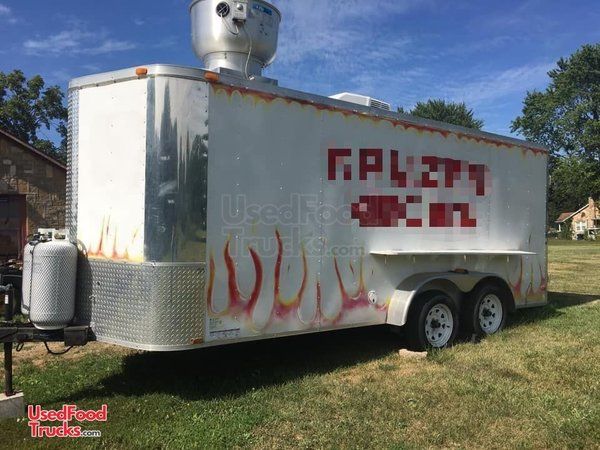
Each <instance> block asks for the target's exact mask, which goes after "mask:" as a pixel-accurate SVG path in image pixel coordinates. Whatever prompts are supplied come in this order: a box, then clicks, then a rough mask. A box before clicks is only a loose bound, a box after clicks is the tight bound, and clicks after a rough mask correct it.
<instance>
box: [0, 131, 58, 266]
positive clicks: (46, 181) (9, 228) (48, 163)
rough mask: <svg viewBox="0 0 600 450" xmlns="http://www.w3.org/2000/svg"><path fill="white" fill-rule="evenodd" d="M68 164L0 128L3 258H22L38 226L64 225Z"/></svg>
mask: <svg viewBox="0 0 600 450" xmlns="http://www.w3.org/2000/svg"><path fill="white" fill-rule="evenodd" d="M66 175H67V169H66V167H65V165H64V164H62V163H60V162H59V161H57V160H55V159H53V158H51V157H49V156H47V155H45V154H44V153H42V152H40V151H39V150H36V149H35V148H34V147H32V146H31V145H29V144H27V143H26V142H23V141H21V140H20V139H17V138H16V137H14V136H12V135H11V134H9V133H7V132H5V131H3V130H0V262H2V261H3V260H6V259H12V258H20V257H21V256H22V249H23V247H24V246H25V243H26V240H27V236H28V235H29V234H31V233H33V232H35V231H36V230H37V229H38V228H64V226H65V196H66Z"/></svg>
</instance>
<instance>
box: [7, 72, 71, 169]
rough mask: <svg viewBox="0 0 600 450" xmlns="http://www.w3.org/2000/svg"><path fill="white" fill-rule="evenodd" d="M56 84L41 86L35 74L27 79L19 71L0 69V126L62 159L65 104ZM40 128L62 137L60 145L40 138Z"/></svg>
mask: <svg viewBox="0 0 600 450" xmlns="http://www.w3.org/2000/svg"><path fill="white" fill-rule="evenodd" d="M63 101H64V94H63V92H62V91H61V89H60V88H59V87H58V86H50V87H48V88H45V83H44V80H43V78H42V77H41V76H39V75H37V76H34V77H33V78H30V79H29V80H28V79H27V78H26V77H25V75H24V74H23V72H22V71H20V70H14V71H13V72H10V73H4V72H0V128H2V129H3V130H6V131H7V132H9V133H11V134H13V135H14V136H15V137H17V138H19V139H21V140H23V141H25V142H28V143H29V144H31V145H33V146H34V147H36V148H37V149H39V150H41V151H43V152H45V153H47V154H49V155H50V156H53V157H55V158H58V159H61V160H63V161H64V160H65V159H66V142H67V139H66V138H67V126H66V121H67V108H65V106H64V104H63ZM42 128H46V129H47V130H55V131H56V132H58V133H59V135H60V136H61V137H62V142H61V144H60V146H56V145H55V144H54V143H53V142H52V141H51V140H49V139H41V138H40V137H39V136H38V133H39V132H40V130H41V129H42Z"/></svg>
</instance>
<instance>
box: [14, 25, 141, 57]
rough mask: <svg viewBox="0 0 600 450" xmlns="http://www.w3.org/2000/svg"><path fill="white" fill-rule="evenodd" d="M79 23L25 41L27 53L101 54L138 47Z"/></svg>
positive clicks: (24, 46)
mask: <svg viewBox="0 0 600 450" xmlns="http://www.w3.org/2000/svg"><path fill="white" fill-rule="evenodd" d="M79 25H80V24H78V25H77V26H74V27H73V28H72V29H70V30H64V31H61V32H59V33H57V34H54V35H50V36H48V37H45V38H36V39H29V40H27V41H25V42H24V43H23V48H24V50H25V53H27V54H28V55H36V56H43V55H52V56H59V55H71V56H72V55H81V54H84V55H101V54H107V53H114V52H122V51H127V50H132V49H134V48H136V44H135V43H133V42H129V41H120V40H116V39H112V38H110V37H109V36H108V34H107V33H106V32H104V31H101V32H96V33H93V32H90V31H87V30H85V29H84V28H83V27H81V26H79Z"/></svg>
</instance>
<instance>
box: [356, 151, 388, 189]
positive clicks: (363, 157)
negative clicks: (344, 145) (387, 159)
mask: <svg viewBox="0 0 600 450" xmlns="http://www.w3.org/2000/svg"><path fill="white" fill-rule="evenodd" d="M370 173H374V174H379V175H381V174H382V173H383V150H382V149H380V148H361V149H360V180H361V181H367V180H368V178H369V174H370Z"/></svg>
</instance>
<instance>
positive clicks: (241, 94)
mask: <svg viewBox="0 0 600 450" xmlns="http://www.w3.org/2000/svg"><path fill="white" fill-rule="evenodd" d="M191 16H192V26H193V40H194V48H195V50H196V52H197V54H198V55H199V56H200V57H201V58H202V59H203V60H204V61H205V64H206V66H207V67H208V68H209V70H201V69H194V68H184V67H176V66H169V65H149V66H144V67H135V68H130V69H124V70H120V71H116V72H111V73H105V74H98V75H92V76H87V77H82V78H78V79H76V80H73V81H72V82H71V84H70V88H69V109H70V119H69V150H68V151H69V164H68V166H69V171H68V198H69V202H68V214H67V216H68V224H67V228H68V231H67V239H66V240H63V241H61V242H56V243H55V247H56V249H57V250H59V249H60V250H61V251H63V252H64V253H65V254H68V255H71V256H67V259H68V260H69V261H71V262H70V263H68V264H67V266H68V267H71V273H69V271H67V270H63V271H60V273H58V272H55V273H54V275H51V277H50V278H52V277H54V278H55V280H56V282H51V280H50V279H49V278H44V276H47V275H48V273H49V272H44V270H43V269H44V266H43V265H42V264H43V262H42V261H41V260H40V261H38V263H39V264H40V266H39V267H38V269H39V270H36V266H35V264H36V263H35V259H34V261H33V262H32V264H31V266H30V267H31V269H32V270H26V273H25V275H26V279H25V280H24V283H23V284H24V286H25V287H26V286H29V287H30V288H31V287H36V286H37V287H38V288H39V290H35V289H34V290H31V289H30V288H26V290H25V291H24V292H25V293H26V294H27V296H26V298H30V304H29V305H27V307H28V308H30V311H25V312H27V313H28V314H30V319H31V322H32V324H33V325H27V326H26V327H25V328H23V327H21V326H16V325H14V324H13V325H9V327H8V328H3V329H2V334H1V335H0V336H3V337H2V341H3V342H9V343H10V342H24V341H28V340H42V341H56V340H61V341H66V342H67V343H68V344H74V345H77V344H83V343H85V342H87V340H88V339H97V340H99V341H103V342H108V343H113V344H117V345H122V346H126V347H131V348H136V349H142V350H150V351H175V350H188V349H196V348H202V347H207V346H217V345H224V344H229V343H234V342H240V341H247V340H256V339H265V338H272V337H278V336H287V335H291V334H301V333H314V332H321V331H328V330H336V329H341V328H348V327H359V326H367V325H383V324H387V325H390V326H393V327H406V330H407V332H408V337H409V344H410V346H411V347H413V348H415V349H423V348H431V347H435V348H442V347H446V346H448V345H451V344H452V342H453V340H454V339H455V337H456V335H457V333H458V330H459V325H460V327H461V328H463V329H464V330H465V331H466V332H468V333H470V334H475V335H479V336H485V335H489V334H493V333H496V332H498V331H500V330H501V329H502V327H503V325H504V323H505V321H506V316H507V314H508V313H509V312H511V311H514V310H516V309H519V308H525V307H531V306H538V305H543V304H545V303H546V289H547V269H546V264H547V257H546V238H545V220H546V203H545V202H546V201H545V198H546V168H547V161H548V156H547V152H546V151H545V150H544V149H543V148H541V147H539V146H537V145H535V144H531V143H528V142H524V141H520V140H517V139H513V138H509V137H502V136H497V135H493V134H489V133H484V132H480V131H476V130H469V129H464V128H461V127H456V126H453V125H448V124H444V123H437V122H432V121H427V120H421V119H418V118H415V117H411V116H407V115H403V114H397V113H394V112H392V111H390V110H389V109H390V108H389V105H388V107H386V106H385V105H386V104H385V103H384V102H381V101H374V100H373V99H369V98H368V97H365V96H360V95H353V94H341V95H338V96H336V98H327V97H321V96H317V95H312V94H307V93H302V92H298V91H293V90H289V89H285V88H282V87H279V86H278V83H277V82H276V81H275V80H271V79H268V78H266V77H263V75H262V68H264V67H265V66H267V65H268V64H270V63H271V62H272V61H273V59H274V57H275V50H276V46H277V34H278V26H279V22H280V19H281V16H280V13H279V12H278V11H277V9H276V8H275V7H273V6H272V5H270V4H268V3H267V2H264V1H262V0H247V1H241V0H240V1H232V0H227V1H218V0H196V1H194V2H193V3H192V5H191ZM346 100H349V101H346ZM352 102H354V103H352ZM43 245H44V246H46V245H50V244H47V243H45V244H43ZM35 248H37V247H35ZM41 248H42V249H44V248H45V249H46V250H52V247H50V246H48V247H41ZM75 249H76V250H77V251H75ZM35 251H36V252H37V250H35ZM74 251H75V253H77V258H76V259H77V266H76V269H75V268H74V266H73V265H72V264H73V259H72V255H73V254H74ZM59 253H60V252H59ZM54 257H57V256H56V255H55V256H53V258H54ZM34 258H35V253H34ZM69 258H70V259H69ZM48 261H56V260H53V259H51V258H50V259H48ZM30 262H31V261H30ZM53 264H55V263H53ZM69 264H71V265H69ZM48 267H49V266H48ZM53 267H55V266H53ZM75 272H76V274H75ZM44 273H45V275H44ZM75 279H76V287H75ZM44 280H45V281H44ZM27 289H30V290H29V291H27ZM36 289H37V288H36ZM34 291H35V292H42V291H44V292H46V294H45V295H38V294H35V293H34ZM73 292H74V294H73V295H72V296H71V294H69V293H73ZM44 298H49V299H52V301H51V302H49V303H44V301H45V300H44ZM35 311H38V312H39V313H40V314H38V315H36V314H34V312H35ZM459 319H460V320H459ZM36 327H37V328H36ZM73 327H75V328H73ZM38 328H39V329H38ZM43 328H53V329H55V330H51V331H48V330H43ZM15 336H20V338H19V339H17V338H15ZM11 345H12V344H11ZM7 348H8V347H7ZM8 353H10V352H8ZM8 353H7V354H8ZM5 361H6V360H5ZM9 361H10V360H9Z"/></svg>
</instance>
